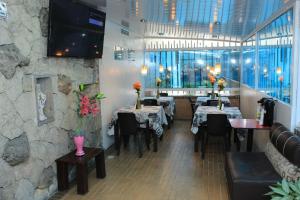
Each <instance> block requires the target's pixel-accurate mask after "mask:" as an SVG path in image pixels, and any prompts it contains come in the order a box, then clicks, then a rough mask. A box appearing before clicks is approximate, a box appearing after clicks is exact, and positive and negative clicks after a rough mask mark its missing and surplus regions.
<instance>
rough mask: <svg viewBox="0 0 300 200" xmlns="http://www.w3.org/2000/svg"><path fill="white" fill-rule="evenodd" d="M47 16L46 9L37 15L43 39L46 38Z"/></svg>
mask: <svg viewBox="0 0 300 200" xmlns="http://www.w3.org/2000/svg"><path fill="white" fill-rule="evenodd" d="M48 15H49V10H48V8H41V10H40V13H39V21H40V27H41V32H42V36H43V37H47V36H48Z"/></svg>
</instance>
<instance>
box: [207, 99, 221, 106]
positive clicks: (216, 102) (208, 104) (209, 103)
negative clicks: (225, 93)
mask: <svg viewBox="0 0 300 200" xmlns="http://www.w3.org/2000/svg"><path fill="white" fill-rule="evenodd" d="M218 104H219V101H218V100H213V99H210V100H207V101H206V105H207V106H217V105H218Z"/></svg>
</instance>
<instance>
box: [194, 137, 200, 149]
mask: <svg viewBox="0 0 300 200" xmlns="http://www.w3.org/2000/svg"><path fill="white" fill-rule="evenodd" d="M198 151H199V133H196V134H195V135H194V152H198Z"/></svg>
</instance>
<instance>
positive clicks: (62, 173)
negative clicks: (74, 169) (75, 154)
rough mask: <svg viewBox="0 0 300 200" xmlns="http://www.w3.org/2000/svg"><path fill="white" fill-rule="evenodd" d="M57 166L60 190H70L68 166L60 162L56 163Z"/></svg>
mask: <svg viewBox="0 0 300 200" xmlns="http://www.w3.org/2000/svg"><path fill="white" fill-rule="evenodd" d="M56 166H57V184H58V190H59V191H63V190H66V189H69V180H68V164H66V163H63V162H59V161H58V162H56Z"/></svg>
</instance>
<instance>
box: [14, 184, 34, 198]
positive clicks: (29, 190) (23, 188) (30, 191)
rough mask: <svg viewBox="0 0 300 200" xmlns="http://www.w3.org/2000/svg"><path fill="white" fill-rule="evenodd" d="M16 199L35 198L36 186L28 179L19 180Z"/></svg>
mask: <svg viewBox="0 0 300 200" xmlns="http://www.w3.org/2000/svg"><path fill="white" fill-rule="evenodd" d="M15 197H16V200H33V199H34V186H33V185H32V184H31V183H30V182H29V181H28V180H26V179H22V180H21V181H19V184H18V187H17V191H16V195H15Z"/></svg>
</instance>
